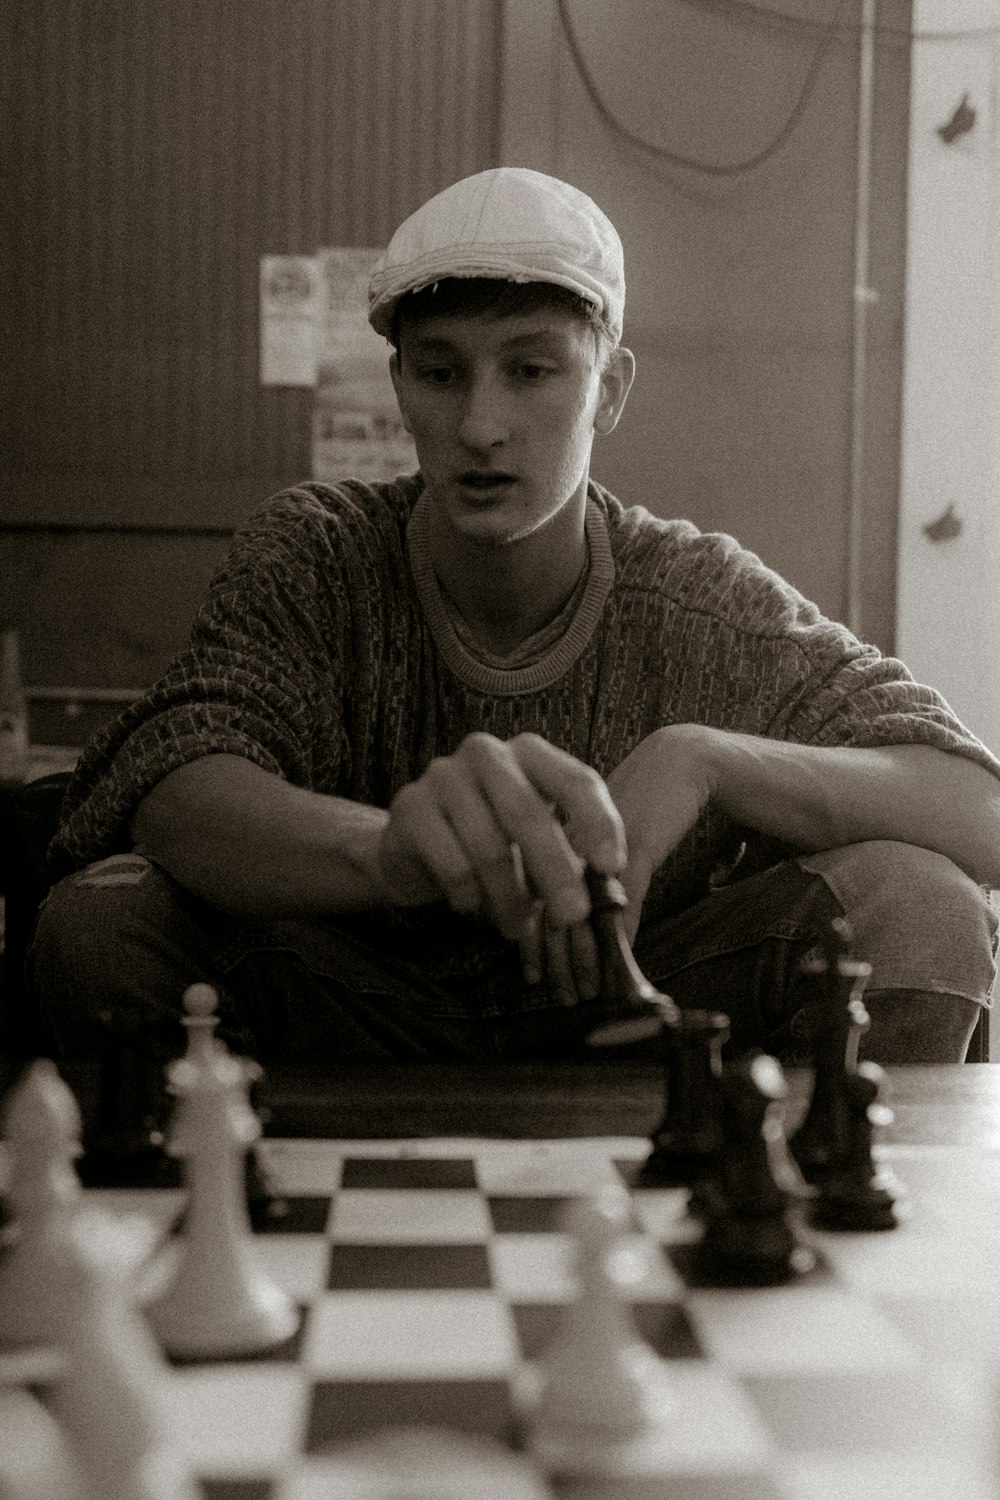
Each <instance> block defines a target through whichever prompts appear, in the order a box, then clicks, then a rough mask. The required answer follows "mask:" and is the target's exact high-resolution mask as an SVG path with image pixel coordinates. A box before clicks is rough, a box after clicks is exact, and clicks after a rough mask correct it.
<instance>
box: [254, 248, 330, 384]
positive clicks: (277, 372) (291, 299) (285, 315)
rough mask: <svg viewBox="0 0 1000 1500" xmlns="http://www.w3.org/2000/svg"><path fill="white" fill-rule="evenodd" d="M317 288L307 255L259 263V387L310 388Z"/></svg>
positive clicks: (319, 306)
mask: <svg viewBox="0 0 1000 1500" xmlns="http://www.w3.org/2000/svg"><path fill="white" fill-rule="evenodd" d="M323 301H324V298H323V282H322V277H321V275H320V270H319V266H318V265H317V263H316V260H315V258H314V257H313V256H311V255H264V256H262V257H261V262H260V383H261V385H297V386H313V385H315V384H316V363H317V353H318V348H319V331H320V326H321V323H322V315H323Z"/></svg>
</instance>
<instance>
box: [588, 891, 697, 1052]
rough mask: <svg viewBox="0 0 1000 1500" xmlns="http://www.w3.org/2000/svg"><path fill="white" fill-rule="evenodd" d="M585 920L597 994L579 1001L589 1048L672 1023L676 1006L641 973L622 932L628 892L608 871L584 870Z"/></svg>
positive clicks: (624, 1042)
mask: <svg viewBox="0 0 1000 1500" xmlns="http://www.w3.org/2000/svg"><path fill="white" fill-rule="evenodd" d="M587 886H588V888H589V891H590V925H591V927H592V928H593V932H594V937H595V940H596V942H597V953H598V958H599V961H600V966H601V974H600V994H599V996H598V999H597V1001H596V1002H592V1003H590V1004H588V1005H587V1006H586V1007H581V1013H582V1015H583V1016H584V1017H585V1019H586V1023H587V1030H586V1039H587V1044H588V1046H590V1047H594V1048H612V1047H625V1046H630V1045H632V1044H633V1043H635V1042H640V1041H644V1040H646V1039H648V1038H650V1037H655V1036H656V1035H657V1034H658V1033H659V1032H661V1031H662V1030H663V1028H664V1027H672V1026H676V1024H677V1018H678V1014H679V1013H678V1010H677V1006H676V1005H675V1004H674V1002H673V1000H671V998H670V996H669V995H664V994H661V993H660V991H659V990H658V989H656V987H655V986H654V985H652V984H650V982H649V980H648V979H647V978H646V976H645V975H644V974H643V972H642V970H641V969H640V968H639V965H638V964H637V963H636V961H635V955H634V954H633V952H632V949H631V947H630V946H629V941H628V938H627V937H626V935H625V925H624V920H623V918H624V914H625V909H626V907H627V906H628V897H627V896H626V895H625V888H624V887H623V885H622V883H621V881H620V880H617V879H615V877H614V876H613V875H601V874H600V873H598V871H596V870H588V871H587Z"/></svg>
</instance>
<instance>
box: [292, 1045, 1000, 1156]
mask: <svg viewBox="0 0 1000 1500" xmlns="http://www.w3.org/2000/svg"><path fill="white" fill-rule="evenodd" d="M787 1077H788V1084H789V1101H788V1115H789V1120H790V1122H791V1123H792V1124H794V1122H795V1121H796V1119H797V1118H798V1115H799V1114H800V1112H801V1110H802V1109H803V1107H804V1105H805V1102H806V1099H807V1095H808V1089H809V1075H808V1073H807V1072H804V1071H803V1072H790V1073H789V1074H788V1075H787ZM264 1098H265V1101H266V1104H267V1106H268V1108H269V1110H270V1114H271V1118H270V1120H269V1123H268V1133H269V1134H273V1135H284V1136H315V1137H325V1138H330V1137H335V1136H338V1135H342V1136H348V1137H354V1136H373V1137H393V1136H401V1135H415V1136H420V1135H461V1134H472V1135H487V1136H489V1135H497V1136H501V1137H503V1136H511V1137H515V1138H516V1137H519V1136H521V1137H552V1136H601V1135H640V1136H643V1135H648V1133H649V1131H650V1129H651V1128H652V1127H653V1125H654V1124H655V1123H656V1120H657V1118H658V1115H659V1113H660V1112H662V1104H663V1078H662V1071H661V1069H660V1068H659V1067H658V1066H657V1065H656V1064H654V1063H635V1062H610V1061H602V1062H599V1063H598V1062H595V1063H506V1064H495V1065H490V1066H482V1067H469V1066H464V1065H458V1064H455V1065H452V1064H444V1063H440V1064H419V1065H407V1064H395V1065H390V1064H385V1065H370V1066H369V1065H356V1066H345V1067H340V1068H336V1067H330V1066H329V1065H325V1066H322V1067H315V1068H311V1067H306V1066H296V1067H278V1068H276V1069H274V1070H273V1071H272V1072H271V1073H270V1074H269V1076H268V1078H267V1079H266V1082H265V1089H264ZM887 1100H888V1102H889V1104H890V1106H891V1108H892V1110H893V1114H894V1118H893V1121H892V1123H891V1124H890V1125H889V1126H888V1127H887V1128H886V1129H885V1131H884V1132H883V1138H884V1139H885V1140H886V1141H887V1142H890V1143H894V1144H907V1145H922V1146H946V1145H952V1146H961V1147H963V1148H969V1149H973V1150H978V1151H991V1152H992V1151H997V1150H998V1149H1000V1067H995V1066H993V1065H991V1064H979V1065H973V1064H967V1065H963V1066H942V1067H906V1068H894V1069H890V1070H889V1073H888V1078H887Z"/></svg>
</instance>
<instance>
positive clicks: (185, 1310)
mask: <svg viewBox="0 0 1000 1500" xmlns="http://www.w3.org/2000/svg"><path fill="white" fill-rule="evenodd" d="M184 1004H185V1008H186V1010H187V1016H186V1017H185V1024H186V1025H187V1027H188V1033H189V1045H188V1051H187V1054H186V1056H185V1057H183V1058H181V1059H180V1060H179V1061H178V1062H176V1063H174V1064H173V1065H172V1067H171V1070H170V1083H171V1088H172V1089H173V1091H174V1092H175V1093H176V1094H177V1095H178V1101H179V1102H178V1107H177V1113H176V1119H175V1125H174V1128H173V1129H172V1131H171V1138H170V1142H169V1150H170V1151H171V1152H172V1153H173V1154H174V1155H177V1156H181V1157H183V1158H184V1162H185V1182H186V1185H187V1188H188V1207H187V1214H186V1218H185V1226H184V1236H183V1241H182V1247H181V1254H180V1259H179V1262H178V1264H177V1265H176V1268H175V1269H174V1271H173V1274H172V1275H171V1276H170V1278H169V1280H168V1282H167V1285H166V1286H165V1287H164V1288H163V1289H162V1290H158V1291H157V1292H156V1293H155V1294H154V1295H153V1297H152V1298H151V1299H150V1300H149V1301H148V1302H147V1304H146V1312H147V1314H148V1317H149V1319H150V1322H151V1323H152V1326H153V1328H154V1330H155V1332H156V1334H157V1336H158V1338H159V1339H160V1342H161V1343H162V1345H163V1347H164V1348H165V1349H166V1350H167V1351H168V1352H169V1353H170V1354H173V1355H176V1356H178V1357H180V1358H184V1359H211V1358H221V1357H224V1356H227V1355H239V1354H252V1353H254V1352H259V1351H261V1350H264V1349H269V1348H272V1347H273V1346H274V1345H275V1344H279V1343H282V1342H283V1341H284V1340H285V1339H287V1338H289V1337H291V1335H292V1334H293V1333H294V1331H295V1328H296V1326H297V1324H298V1312H297V1309H296V1307H295V1304H294V1303H293V1301H292V1299H291V1298H290V1297H289V1296H288V1295H287V1293H285V1292H284V1291H283V1290H282V1289H281V1288H280V1287H278V1286H276V1285H275V1284H274V1283H273V1282H272V1281H271V1280H270V1279H269V1278H268V1277H267V1276H266V1275H265V1274H264V1272H263V1271H262V1269H261V1268H260V1266H259V1265H258V1263H257V1261H256V1259H255V1256H254V1247H253V1240H252V1235H251V1231H250V1220H249V1215H248V1212H247V1202H246V1181H245V1175H244V1160H245V1157H246V1153H247V1151H248V1149H249V1147H250V1146H251V1144H252V1143H253V1141H255V1140H256V1139H257V1137H258V1136H259V1134H260V1124H259V1122H258V1120H257V1117H256V1116H255V1114H254V1112H253V1110H252V1109H251V1107H250V1104H249V1099H248V1086H249V1081H250V1078H251V1077H252V1076H253V1072H254V1065H252V1064H250V1063H247V1062H246V1061H243V1060H241V1059H239V1058H236V1057H233V1056H232V1055H231V1054H230V1053H229V1052H228V1051H226V1049H225V1048H224V1047H223V1046H222V1045H221V1044H220V1043H219V1042H218V1041H217V1040H216V1039H215V1037H214V1034H213V1033H214V1029H215V1024H216V1018H215V1016H214V1015H213V1011H214V1008H215V1004H216V996H215V992H214V991H213V990H212V988H211V987H210V986H209V985H206V984H196V985H192V986H191V987H190V989H188V990H187V991H186V993H185V995H184Z"/></svg>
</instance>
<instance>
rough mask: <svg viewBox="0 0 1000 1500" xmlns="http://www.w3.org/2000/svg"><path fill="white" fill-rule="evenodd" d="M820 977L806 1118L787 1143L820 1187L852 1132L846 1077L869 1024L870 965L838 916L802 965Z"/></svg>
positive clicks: (813, 1018)
mask: <svg viewBox="0 0 1000 1500" xmlns="http://www.w3.org/2000/svg"><path fill="white" fill-rule="evenodd" d="M802 967H803V970H804V971H805V972H806V973H811V974H815V975H816V978H817V994H816V999H815V1001H814V1003H813V1005H812V1007H811V1009H810V1021H811V1023H812V1032H813V1086H812V1094H811V1096H810V1100H809V1107H808V1110H807V1111H806V1115H805V1118H804V1119H803V1121H802V1124H801V1125H800V1126H799V1128H798V1130H796V1131H795V1133H794V1134H793V1135H792V1137H791V1140H790V1142H789V1144H790V1147H791V1152H792V1155H793V1156H794V1158H795V1160H796V1162H797V1163H798V1165H799V1169H800V1170H801V1172H802V1175H803V1177H805V1179H806V1181H807V1182H812V1183H818V1182H819V1181H820V1179H821V1178H822V1177H823V1175H824V1174H825V1173H826V1172H828V1171H832V1170H834V1169H835V1168H836V1167H837V1166H838V1165H839V1164H840V1163H841V1161H842V1160H843V1157H844V1152H845V1150H846V1149H847V1143H848V1138H849V1136H850V1133H851V1128H852V1123H851V1122H852V1106H851V1102H850V1097H849V1090H848V1088H847V1087H845V1079H846V1078H848V1077H849V1076H851V1075H853V1073H854V1072H855V1070H856V1068H857V1064H858V1045H859V1042H860V1039H861V1037H862V1036H863V1035H864V1033H865V1031H867V1029H868V1026H869V1025H870V1018H869V1015H868V1012H867V1010H866V1009H865V1006H864V1001H863V999H862V993H863V991H864V987H865V984H866V983H867V980H868V976H869V975H870V974H871V964H869V963H866V962H865V961H864V960H863V959H858V958H855V957H854V955H853V954H852V952H851V929H850V926H849V924H848V922H847V921H846V920H845V919H844V918H843V917H835V918H834V919H833V921H832V922H831V923H830V925H829V927H828V929H827V931H826V932H825V933H824V936H823V940H822V943H821V951H820V953H819V954H818V955H817V956H816V957H814V958H809V959H807V960H805V961H804V962H803V966H802Z"/></svg>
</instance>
